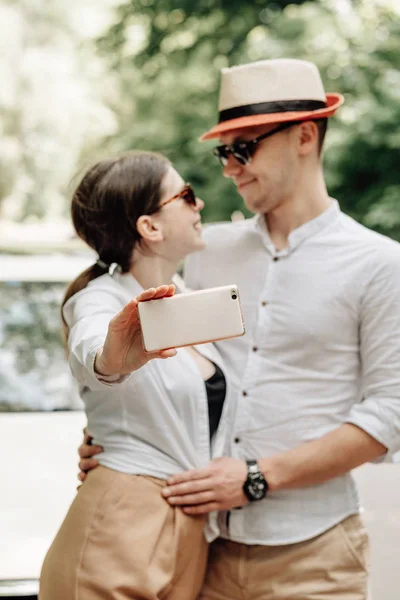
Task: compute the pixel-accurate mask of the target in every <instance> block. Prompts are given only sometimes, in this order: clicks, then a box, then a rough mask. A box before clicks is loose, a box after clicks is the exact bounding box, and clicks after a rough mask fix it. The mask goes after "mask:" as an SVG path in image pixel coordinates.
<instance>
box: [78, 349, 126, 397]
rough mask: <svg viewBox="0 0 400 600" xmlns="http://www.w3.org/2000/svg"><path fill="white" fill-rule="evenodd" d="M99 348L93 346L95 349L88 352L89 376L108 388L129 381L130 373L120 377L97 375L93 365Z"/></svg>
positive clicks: (116, 375)
mask: <svg viewBox="0 0 400 600" xmlns="http://www.w3.org/2000/svg"><path fill="white" fill-rule="evenodd" d="M100 348H101V346H95V348H92V349H91V350H90V351H89V355H88V363H89V364H88V366H89V368H90V373H91V375H93V377H95V378H96V380H97V381H98V382H99V383H102V384H104V385H106V386H108V387H111V386H113V385H118V384H120V383H123V382H124V381H126V380H127V379H129V377H130V376H131V373H128V374H126V375H120V374H118V373H116V374H114V375H101V374H100V373H97V372H96V371H95V368H94V363H95V360H96V355H97V353H98V351H99V350H100Z"/></svg>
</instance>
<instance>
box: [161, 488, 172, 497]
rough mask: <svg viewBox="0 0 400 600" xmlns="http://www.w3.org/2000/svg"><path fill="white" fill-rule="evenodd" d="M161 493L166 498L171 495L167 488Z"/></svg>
mask: <svg viewBox="0 0 400 600" xmlns="http://www.w3.org/2000/svg"><path fill="white" fill-rule="evenodd" d="M161 493H162V495H163V496H164V497H167V496H169V495H170V494H171V492H170V491H169V489H167V488H164V489H163V490H161Z"/></svg>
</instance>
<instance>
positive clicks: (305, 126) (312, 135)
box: [298, 121, 318, 156]
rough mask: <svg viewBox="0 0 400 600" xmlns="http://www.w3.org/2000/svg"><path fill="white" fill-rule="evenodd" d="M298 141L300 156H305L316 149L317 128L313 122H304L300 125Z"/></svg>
mask: <svg viewBox="0 0 400 600" xmlns="http://www.w3.org/2000/svg"><path fill="white" fill-rule="evenodd" d="M298 140H299V144H298V148H299V153H300V155H301V156H306V155H307V154H310V153H311V152H312V151H313V150H314V149H315V148H318V127H317V125H316V124H315V123H314V121H304V123H301V124H300V127H299V137H298Z"/></svg>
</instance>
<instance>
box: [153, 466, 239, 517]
mask: <svg viewBox="0 0 400 600" xmlns="http://www.w3.org/2000/svg"><path fill="white" fill-rule="evenodd" d="M246 478H247V465H246V463H245V461H244V460H239V459H237V458H228V457H224V458H216V459H215V460H213V461H211V463H210V464H209V465H208V466H207V467H205V468H204V469H193V470H191V471H185V472H184V473H179V474H178V475H173V476H172V477H170V478H169V479H168V482H167V486H166V487H165V488H164V489H163V490H162V492H161V493H162V495H163V496H164V498H165V499H166V500H167V502H169V504H171V505H173V506H182V507H183V512H185V513H186V514H188V515H203V514H206V513H209V512H211V511H212V510H230V509H231V508H237V507H239V506H244V505H245V504H248V502H249V501H248V499H247V498H246V496H245V494H244V492H243V484H244V482H245V480H246Z"/></svg>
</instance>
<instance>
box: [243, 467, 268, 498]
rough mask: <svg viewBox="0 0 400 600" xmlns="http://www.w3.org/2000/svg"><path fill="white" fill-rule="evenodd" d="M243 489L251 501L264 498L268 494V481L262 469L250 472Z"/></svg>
mask: <svg viewBox="0 0 400 600" xmlns="http://www.w3.org/2000/svg"><path fill="white" fill-rule="evenodd" d="M243 489H244V492H245V494H246V496H247V497H248V499H249V500H250V501H252V500H262V499H263V498H265V496H266V494H267V491H268V483H267V482H266V481H265V479H264V476H263V475H262V473H260V471H258V472H257V473H249V474H248V477H247V480H246V482H245V484H244V486H243Z"/></svg>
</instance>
